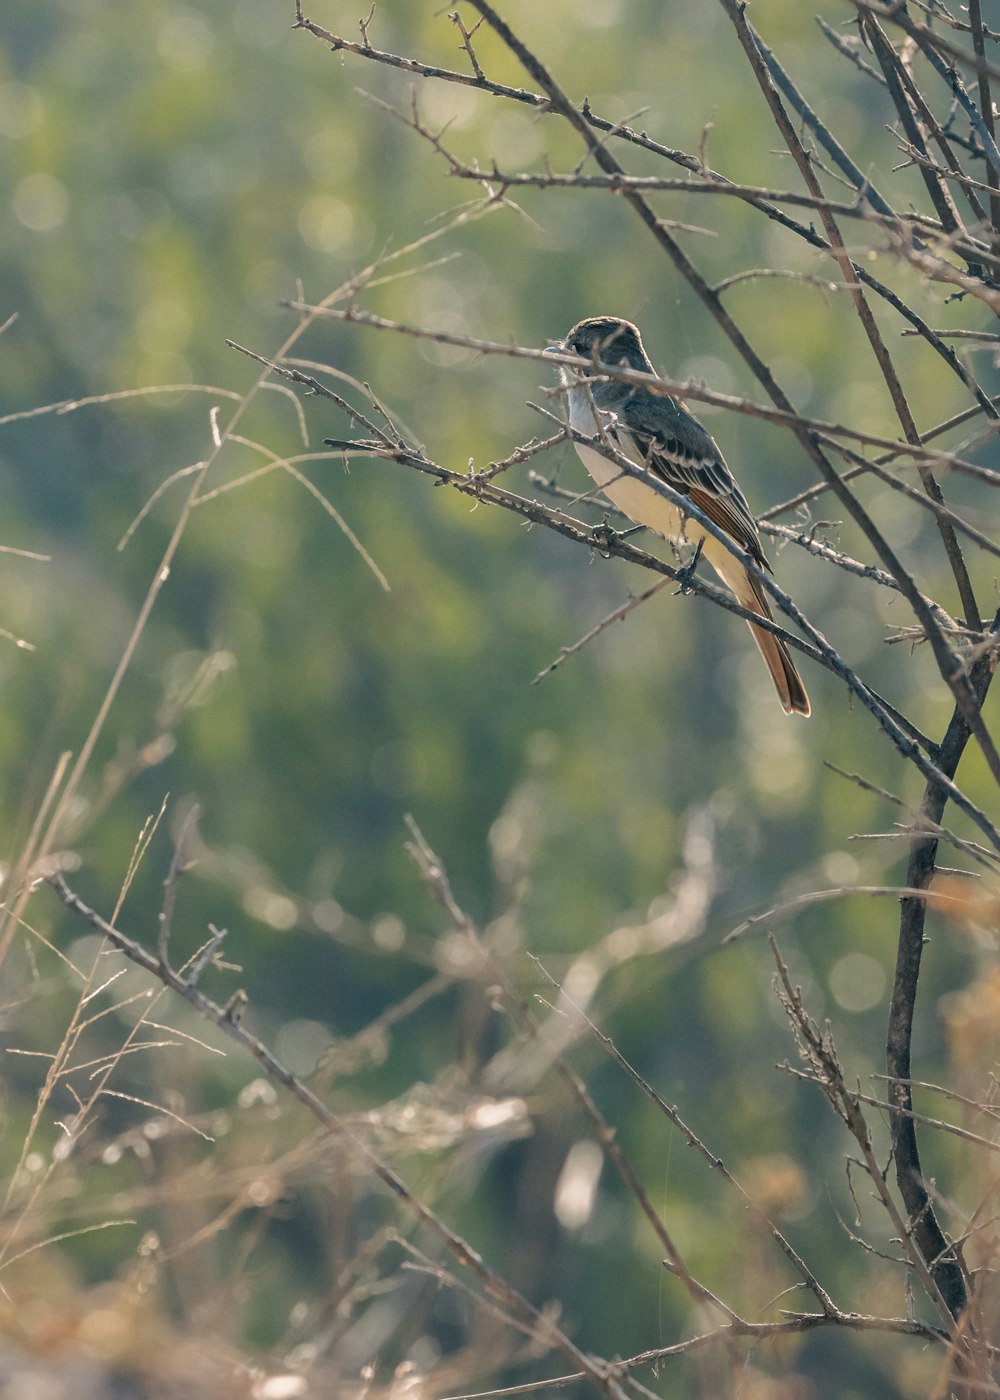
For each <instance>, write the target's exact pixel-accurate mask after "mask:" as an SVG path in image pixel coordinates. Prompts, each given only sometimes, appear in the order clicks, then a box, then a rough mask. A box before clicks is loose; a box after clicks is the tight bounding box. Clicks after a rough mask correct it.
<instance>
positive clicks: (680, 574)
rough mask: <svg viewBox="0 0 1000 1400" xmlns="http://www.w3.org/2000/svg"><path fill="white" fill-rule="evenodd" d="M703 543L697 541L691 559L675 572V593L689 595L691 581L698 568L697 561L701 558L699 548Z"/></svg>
mask: <svg viewBox="0 0 1000 1400" xmlns="http://www.w3.org/2000/svg"><path fill="white" fill-rule="evenodd" d="M704 543H705V541H704V540H699V541H698V544H697V545H696V547H695V551H694V553H693V554H692V556H691V558H690V559H689V560H688V562H687V563H686V564H685V565H684V567H683V569H678V570H677V592H678V593H681V594H683V593H689V592H690V591H691V580H692V579H693V578H694V571H695V569H697V567H698V560H699V559H700V558H701V547H702V545H703V544H704Z"/></svg>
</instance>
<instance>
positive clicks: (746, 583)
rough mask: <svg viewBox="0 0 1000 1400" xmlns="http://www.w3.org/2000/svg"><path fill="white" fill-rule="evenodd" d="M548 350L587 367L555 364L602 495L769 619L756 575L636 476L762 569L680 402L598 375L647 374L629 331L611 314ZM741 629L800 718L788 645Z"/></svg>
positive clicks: (710, 452)
mask: <svg viewBox="0 0 1000 1400" xmlns="http://www.w3.org/2000/svg"><path fill="white" fill-rule="evenodd" d="M549 350H550V351H556V352H561V353H564V354H570V355H578V356H580V357H581V358H582V359H585V360H588V361H590V362H591V363H590V365H589V366H588V367H587V368H586V369H583V368H581V367H580V366H569V365H561V366H559V375H560V379H561V381H562V391H563V393H564V395H565V402H566V406H567V419H568V422H569V426H570V427H571V428H572V429H573V430H574V431H575V432H576V433H579V434H582V435H584V436H586V437H587V438H589V439H591V441H589V442H583V441H580V440H579V439H577V440H576V442H575V447H576V450H577V453H578V455H579V457H580V459H581V461H582V462H583V465H584V466H585V467H586V468H587V471H588V472H589V473H590V475H591V476H592V477H593V479H594V481H595V482H596V484H597V485H598V486H599V487H600V488H601V490H602V492H603V493H604V495H605V496H607V497H608V498H609V499H610V500H611V502H612V503H613V504H614V505H615V506H617V507H618V509H619V510H621V511H623V512H624V513H625V514H626V515H627V516H628V517H629V518H630V519H631V520H634V521H635V522H636V523H637V524H639V525H644V526H647V527H648V528H649V529H651V530H655V531H656V532H657V533H658V534H660V535H663V536H664V537H665V538H667V539H669V540H675V541H676V540H687V541H689V542H690V543H692V544H693V545H695V547H696V555H695V561H694V562H695V563H697V558H698V557H699V556H700V555H704V557H705V558H706V559H707V560H708V562H709V563H710V564H711V565H712V568H713V569H714V570H715V572H716V573H717V574H718V575H719V577H720V578H721V579H722V581H723V583H724V584H725V585H726V587H727V588H728V589H729V590H730V592H731V593H732V594H733V595H734V597H735V598H736V601H737V602H738V603H739V604H740V605H741V607H744V608H746V609H747V611H748V612H752V613H756V614H757V615H758V617H762V618H766V619H767V620H768V621H769V622H773V620H774V616H773V614H772V612H771V608H770V605H769V603H768V600H767V594H766V593H765V592H764V589H763V587H762V585H761V582H760V579H759V578H757V577H756V576H755V575H754V574H753V573H751V571H750V570H749V569H748V568H747V567H746V565H745V564H743V563H741V561H740V560H739V559H737V558H736V557H735V555H733V554H731V553H730V552H729V550H728V549H726V547H725V545H723V544H722V543H721V542H720V541H719V540H717V539H716V538H715V536H714V535H711V534H709V533H708V531H707V530H705V529H704V528H703V527H702V526H701V525H700V524H699V522H698V521H697V520H696V519H694V518H693V516H690V515H687V514H685V512H684V511H683V510H682V509H681V508H680V507H679V506H678V505H676V504H675V503H674V502H673V501H671V500H668V499H667V497H666V496H665V495H662V494H661V493H659V492H657V491H656V490H655V488H654V487H653V486H651V485H650V484H648V482H647V481H646V480H644V479H643V477H647V478H649V480H650V481H654V482H655V481H660V482H665V483H666V484H667V485H668V486H671V487H672V488H673V489H674V490H675V491H676V492H677V493H678V494H679V495H681V496H684V497H686V498H687V499H688V500H689V501H690V502H691V504H692V505H693V506H696V507H697V509H698V510H700V511H701V512H702V514H703V515H704V516H705V517H706V518H707V519H708V520H710V521H711V522H712V524H713V525H716V526H717V527H718V528H719V529H720V530H721V531H722V532H723V533H724V534H726V535H728V536H729V538H730V539H731V540H732V541H733V542H734V543H735V544H737V545H738V546H739V548H740V549H742V550H743V551H745V553H746V554H748V555H749V557H750V558H751V559H752V560H753V561H754V563H756V564H758V565H760V566H761V568H764V569H767V570H768V571H770V569H771V566H770V564H769V563H768V561H767V559H766V557H765V555H764V550H763V548H762V546H761V542H760V532H759V530H758V528H757V521H756V520H755V519H754V516H753V512H752V511H751V509H750V506H749V505H748V504H747V499H746V497H745V496H744V494H743V492H742V490H741V489H740V486H739V483H738V482H737V480H736V478H735V477H734V476H733V474H732V472H731V471H730V470H729V467H728V466H727V465H726V460H725V458H724V457H723V455H722V453H721V452H720V450H719V447H718V445H717V444H716V442H715V441H714V439H713V438H712V437H711V436H710V434H709V433H708V432H707V431H706V430H705V428H703V427H702V425H701V423H699V421H698V419H697V418H695V416H694V414H693V413H691V412H689V411H688V409H687V407H686V406H685V404H684V403H683V401H682V400H680V399H677V398H674V397H673V396H671V395H670V394H668V393H666V392H665V391H663V390H659V391H657V390H653V389H651V388H647V387H645V386H644V385H635V384H626V383H624V382H623V381H622V380H618V379H614V378H609V377H608V376H607V375H606V374H602V373H601V371H600V368H599V365H605V366H608V367H609V368H624V369H629V370H639V371H642V372H644V373H646V374H654V373H655V371H654V369H653V366H652V364H651V363H650V360H649V356H648V355H647V354H646V351H645V348H644V346H643V343H642V337H641V336H640V334H639V331H638V329H637V328H636V327H635V326H634V325H633V324H632V323H631V321H626V320H623V319H622V318H621V317H618V316H593V317H590V318H588V319H587V320H584V321H579V322H578V323H577V324H576V325H575V326H574V327H573V328H572V330H571V331H569V333H568V334H567V335H566V336H565V338H564V339H563V340H561V341H557V342H555V343H553V344H550V346H549ZM603 444H609V445H610V446H611V448H612V449H613V450H615V451H618V452H620V453H621V454H622V455H623V456H624V457H626V458H627V459H628V460H629V461H630V462H632V463H634V465H635V466H636V467H638V468H639V469H640V472H641V475H635V476H633V475H631V474H630V473H628V472H626V471H625V469H624V468H623V467H622V466H620V465H619V464H618V463H616V462H615V461H614V459H613V457H611V456H609V455H608V453H607V451H605V450H604V448H603ZM748 625H749V627H750V632H751V634H752V636H753V639H754V641H755V642H756V643H757V646H758V648H759V650H760V654H761V656H762V657H763V658H764V663H765V665H766V666H767V669H768V671H769V672H770V674H771V679H772V680H773V682H774V688H775V690H776V691H777V692H778V699H779V701H780V702H781V708H782V709H783V710H784V711H785V713H786V714H789V715H808V714H809V713H810V711H811V708H812V707H811V706H810V703H809V696H808V695H807V694H806V688H805V686H804V685H803V683H802V678H801V676H800V675H799V673H798V671H797V670H796V668H795V663H794V662H793V660H792V657H791V653H790V651H789V650H788V647H787V646H786V645H785V643H784V642H783V641H782V640H781V638H780V637H777V636H775V634H774V633H773V632H768V631H766V630H765V629H764V628H762V627H757V626H755V625H754V623H752V622H750V623H749V624H748Z"/></svg>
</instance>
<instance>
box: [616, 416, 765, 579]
mask: <svg viewBox="0 0 1000 1400" xmlns="http://www.w3.org/2000/svg"><path fill="white" fill-rule="evenodd" d="M685 418H686V419H688V420H689V422H690V423H691V424H692V425H693V426H694V427H695V428H697V430H698V433H697V436H696V437H695V436H693V435H692V433H691V432H690V431H688V428H687V424H686V423H685V422H684V419H685ZM672 426H673V425H671V427H672ZM676 427H677V431H676V432H672V431H670V428H668V427H666V426H664V427H663V428H660V427H657V430H656V432H643V431H641V430H640V431H637V429H636V426H635V423H634V421H633V422H630V423H629V428H630V431H631V436H632V438H633V440H634V442H635V445H636V449H637V450H638V452H639V453H640V454H641V457H642V460H643V462H644V463H645V465H646V467H647V468H648V469H649V470H650V471H651V472H653V474H654V475H656V476H659V477H660V478H661V479H662V480H663V481H665V482H666V484H667V485H668V486H672V487H673V489H674V490H675V491H678V492H680V494H681V495H684V496H687V497H688V498H689V500H690V501H691V502H692V504H693V505H695V506H697V507H698V509H699V510H700V511H703V512H704V514H705V515H706V516H707V517H708V519H709V520H711V522H712V523H713V525H718V527H719V529H720V530H724V531H725V532H726V534H727V535H731V536H732V538H733V539H734V540H735V541H736V543H737V544H739V545H741V546H742V547H743V548H744V549H745V550H746V551H747V553H748V554H749V555H750V556H751V558H752V559H756V560H757V561H758V563H761V564H766V563H767V560H766V559H765V557H764V551H763V549H762V548H761V543H760V535H759V534H758V532H757V522H756V521H755V520H754V518H753V513H752V512H751V510H750V507H749V505H748V504H747V500H746V497H745V496H744V495H743V492H742V491H741V490H740V487H739V484H738V483H737V481H736V479H735V477H734V476H733V474H732V472H731V471H730V470H729V468H728V467H727V466H726V462H725V459H724V458H723V456H722V453H721V452H719V450H718V448H716V446H715V443H714V442H713V441H712V439H711V438H710V437H709V436H708V434H707V433H706V432H705V430H704V429H703V428H702V427H701V424H700V423H698V422H697V420H695V419H693V418H691V416H690V414H685V413H684V410H683V409H681V408H680V406H679V405H678V407H677V423H676Z"/></svg>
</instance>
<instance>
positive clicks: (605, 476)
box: [576, 429, 705, 544]
mask: <svg viewBox="0 0 1000 1400" xmlns="http://www.w3.org/2000/svg"><path fill="white" fill-rule="evenodd" d="M581 431H584V432H585V431H586V429H582V430H581ZM576 450H577V452H578V454H579V456H580V460H581V461H582V462H583V465H584V466H585V467H586V468H587V471H588V472H589V473H590V475H591V476H592V477H593V479H594V481H595V482H596V483H597V485H598V486H599V487H600V488H601V490H602V491H603V492H604V494H605V495H606V496H607V498H608V499H609V500H610V501H611V502H612V503H613V504H614V505H616V506H617V507H618V509H619V510H623V511H624V512H625V514H626V515H627V516H628V517H629V518H630V519H631V520H634V521H635V522H636V524H637V525H647V526H648V527H649V528H650V529H651V530H655V531H656V532H657V534H660V535H663V536H664V537H665V538H666V539H668V540H679V539H685V540H689V541H690V542H691V543H692V544H697V543H698V541H699V540H700V539H702V538H703V537H704V534H705V532H704V530H702V529H701V527H700V526H699V525H698V524H697V522H696V521H694V520H691V519H690V518H689V517H687V516H685V515H684V514H683V513H682V512H681V510H680V509H679V508H678V507H677V506H675V505H674V504H673V502H672V501H668V500H667V498H666V496H661V495H660V494H659V492H658V491H654V490H653V488H652V487H651V486H647V485H646V483H645V482H643V481H639V480H637V479H636V478H635V477H634V476H626V475H625V474H624V473H623V472H622V469H621V468H620V467H618V466H616V465H615V463H614V462H611V461H609V460H608V458H607V457H605V456H604V455H603V454H602V453H600V452H597V451H595V450H594V448H593V447H585V446H584V445H583V444H582V443H577V444H576ZM629 460H630V461H632V460H634V459H633V458H632V457H631V456H629ZM641 465H642V463H641V462H636V466H641Z"/></svg>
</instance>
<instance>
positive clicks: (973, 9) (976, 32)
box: [969, 0, 1000, 234]
mask: <svg viewBox="0 0 1000 1400" xmlns="http://www.w3.org/2000/svg"><path fill="white" fill-rule="evenodd" d="M969 22H970V23H971V25H972V47H973V49H974V51H975V54H976V57H977V58H985V57H986V42H985V40H984V38H983V16H982V11H981V10H980V6H979V0H969ZM979 111H980V114H981V116H982V119H983V124H984V125H985V127H986V130H987V131H988V132H989V133H990V136H991V137H992V138H993V140H994V141H995V140H996V134H997V133H996V124H995V123H994V120H993V94H992V92H991V91H990V75H989V73H988V72H987V70H986V67H985V65H983V64H981V65H980V67H979ZM986 183H987V184H988V185H989V187H990V189H991V190H994V191H998V192H997V193H994V194H991V195H990V222H991V223H992V225H993V232H994V234H1000V178H998V176H997V172H996V171H995V170H994V168H993V165H992V164H991V162H990V161H987V162H986Z"/></svg>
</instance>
